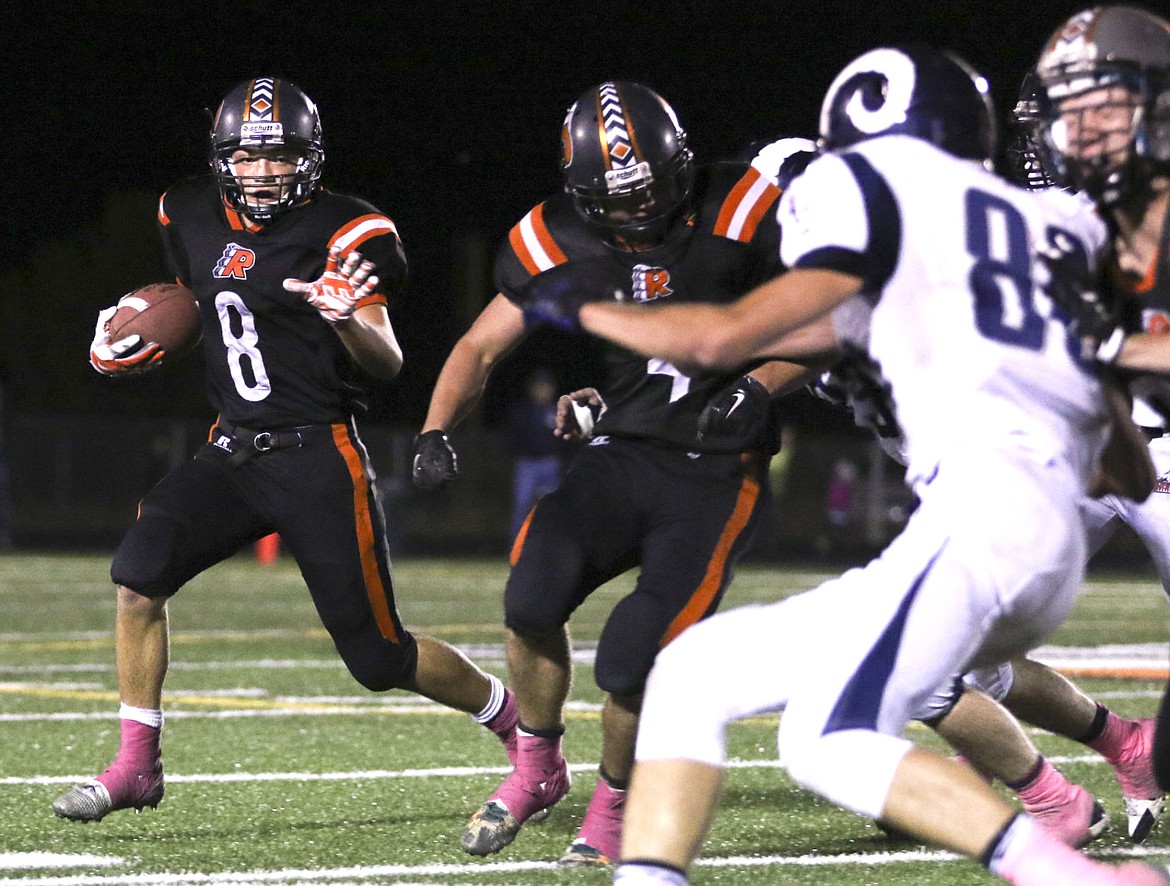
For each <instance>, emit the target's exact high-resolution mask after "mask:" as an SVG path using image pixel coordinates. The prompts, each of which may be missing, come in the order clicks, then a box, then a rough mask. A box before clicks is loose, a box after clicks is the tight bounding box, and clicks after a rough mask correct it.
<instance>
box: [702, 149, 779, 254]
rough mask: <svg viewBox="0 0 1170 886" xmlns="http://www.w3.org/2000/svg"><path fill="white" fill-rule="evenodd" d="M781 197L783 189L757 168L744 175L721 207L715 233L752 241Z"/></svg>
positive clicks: (733, 238) (752, 168)
mask: <svg viewBox="0 0 1170 886" xmlns="http://www.w3.org/2000/svg"><path fill="white" fill-rule="evenodd" d="M779 197H780V189H779V188H778V187H776V185H774V184H773V183H772V182H771V181H769V180H768V178H767V177H766V176H764V175H762V174H761V173H760V171H759V170H758V169H756V168H755V167H754V166H752V167H750V168H749V169H748V171H747V172H745V173H744V174H743V177H742V178H740V180H739V181H738V182H736V183H735V187H733V188H732V189H731V192H730V193H729V194H728V195H727V199H726V200H724V201H723V205H722V206H721V207H720V208H719V217H718V218H717V219H716V220H715V230H714V233H715V234H718V235H719V236H720V237H727V238H729V239H731V240H740V241H742V242H744V243H747V242H749V241H750V240H751V239H752V237H754V236H755V235H756V228H757V227H758V226H759V224H760V220H761V219H762V218H763V217H764V214H765V213H766V212H767V211H768V210H769V208H771V206H772V205H773V204H774V203H775V202H776V200H777V199H778V198H779Z"/></svg>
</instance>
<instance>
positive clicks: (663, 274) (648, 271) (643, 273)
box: [631, 265, 674, 302]
mask: <svg viewBox="0 0 1170 886" xmlns="http://www.w3.org/2000/svg"><path fill="white" fill-rule="evenodd" d="M631 278H632V280H631V282H632V283H633V284H634V301H638V302H641V301H654V300H655V299H657V298H666V296H668V295H673V294H674V290H673V289H671V288H670V271H668V270H666V268H660V267H656V266H654V265H634V269H633V272H632V273H631Z"/></svg>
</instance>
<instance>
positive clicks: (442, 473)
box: [412, 430, 459, 492]
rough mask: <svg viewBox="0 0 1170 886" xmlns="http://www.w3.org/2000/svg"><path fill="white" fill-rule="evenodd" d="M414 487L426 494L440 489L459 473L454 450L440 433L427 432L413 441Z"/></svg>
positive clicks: (437, 431)
mask: <svg viewBox="0 0 1170 886" xmlns="http://www.w3.org/2000/svg"><path fill="white" fill-rule="evenodd" d="M412 473H413V476H414V485H415V486H417V487H418V488H419V489H425V490H427V491H428V492H429V491H432V490H435V489H442V488H443V487H444V486H446V485H447V484H448V483H449V482H451V480H453V479H454V478H455V475H456V474H458V473H459V465H458V460H457V459H456V457H455V450H454V449H452V448H451V443H450V441H448V440H447V435H446V434H444V433H443V432H442V431H439V430H435V431H427V432H426V433H424V434H419V435H418V437H417V438H415V441H414V470H413V472H412Z"/></svg>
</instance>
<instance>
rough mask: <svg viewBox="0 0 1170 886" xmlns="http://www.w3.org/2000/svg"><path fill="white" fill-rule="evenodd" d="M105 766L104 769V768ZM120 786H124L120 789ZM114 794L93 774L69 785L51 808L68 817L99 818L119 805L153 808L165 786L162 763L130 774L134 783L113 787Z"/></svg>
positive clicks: (70, 818)
mask: <svg viewBox="0 0 1170 886" xmlns="http://www.w3.org/2000/svg"><path fill="white" fill-rule="evenodd" d="M108 771H109V770H107V772H108ZM123 788H124V790H123ZM115 790H116V791H117V796H116V797H115V796H112V795H111V794H110V791H109V788H107V787H106V785H104V784H102V783H101V782H100V781H98V780H97V779H96V778H95V779H92V780H91V781H87V782H85V784H79V785H76V786H75V787H72V788H70V789H69V790H68V791H66V792H65V793H64V794H62V795H61V796H60V797H58V798H57V799H56V800H54V801H53V812H55V813H56V814H57V816H58V817H60V818H67V819H69V820H70V821H101V820H102V819H103V818H105V817H106V816H107V815H109V814H110V813H111V812H116V811H118V810H119V809H133V810H134V811H135V812H141V811H142V810H143V809H144V808H146V807H149V808H151V809H155V808H157V806H158V804H159V803H160V802H162V798H163V792H164V790H165V786H164V781H163V773H162V766H161V765H160V766H159V767H157V768H156V769H155V770H154V771H153V772H150V773H147V774H139V775H136V776H134V783H133V784H130V785H126V784H122V785H117V786H116V787H115Z"/></svg>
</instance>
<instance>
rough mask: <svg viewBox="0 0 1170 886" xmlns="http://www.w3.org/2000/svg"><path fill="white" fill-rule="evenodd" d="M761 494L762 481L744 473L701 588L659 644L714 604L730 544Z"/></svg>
mask: <svg viewBox="0 0 1170 886" xmlns="http://www.w3.org/2000/svg"><path fill="white" fill-rule="evenodd" d="M759 497H760V481H759V480H757V479H756V478H755V477H750V476H749V477H744V480H743V485H741V486H740V488H739V496H738V497H737V498H736V500H735V508H734V509H733V510H732V512H731V518H730V519H729V520H728V521H727V524H726V525H725V526H724V527H723V533H722V535H720V536H719V542H718V543H717V544H716V545H715V552H714V553H713V554H712V555H711V560H710V562H709V563H708V564H707V574H706V575H704V576H703V580H702V581H701V582H700V583H699V587H698V589H697V590H696V591H695V593H694V594H692V595H691V599H690V600H688V601H687V605H686V606H684V607H683V609H682V612H680V613H679V614H678V615H676V616H675V617H674V621H672V622H671V623H670V627H668V628H667V629H666V633H664V634H663V635H662V639H661V640H659V642H658V645H659V648H662V647H663V646H665V645H666V644H667V643H669V642H670V641H671V640H673V639H674V638H675V637H677V636H678V635H679V634H681V633H682V632H683V631H685V630H686V629H687V628H689V627H690V626H691V625H693V624H695V623H696V622H697V621H699V619H701V618H702V617H703V614H704V613H705V612H706V611H707V610H708V609H709V608H710V607H711V602H712V601H713V600H714V599H715V595H716V594H718V593H719V587H720V585H721V584H722V583H723V573H724V571H725V570H726V568H727V557H728V555H729V554H730V553H731V547H732V545H734V544H735V541H736V539H738V538H739V536H740V533H742V532H743V530H744V527H745V526H747V522H748V518H749V517H751V514H752V510H753V508H755V506H756V500H757V499H758V498H759Z"/></svg>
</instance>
